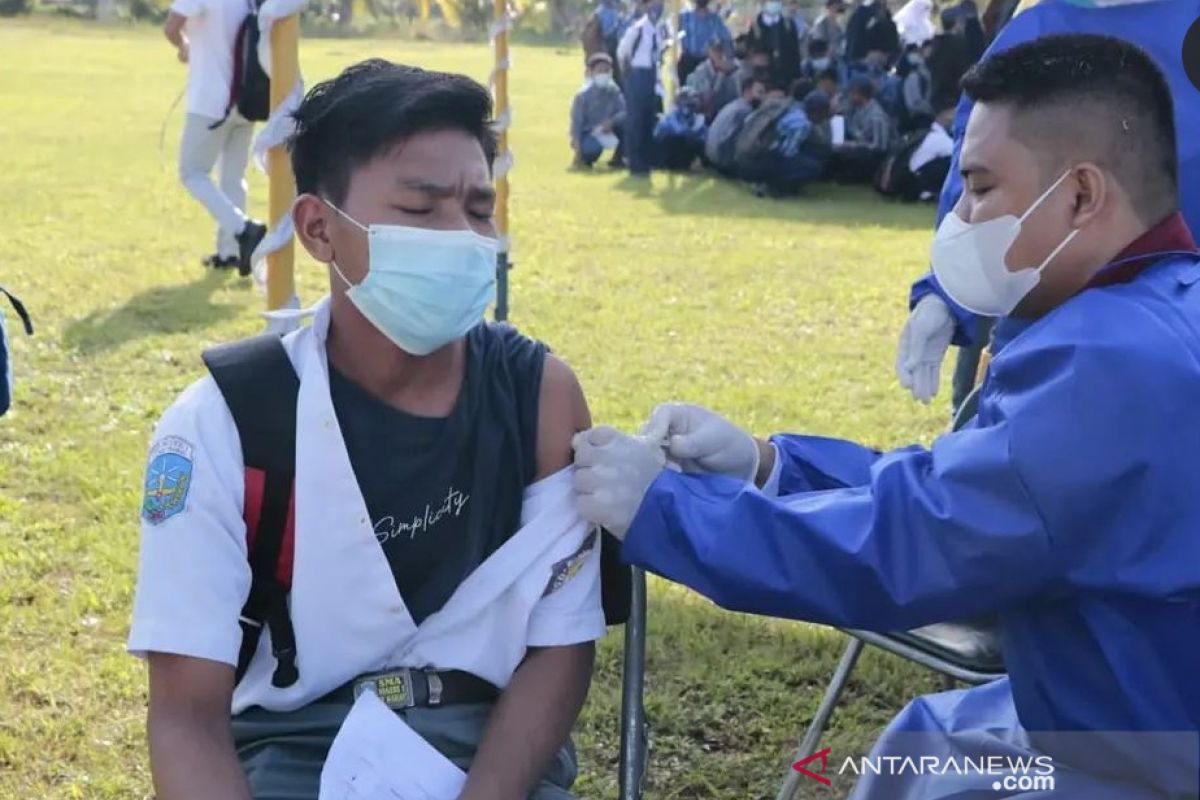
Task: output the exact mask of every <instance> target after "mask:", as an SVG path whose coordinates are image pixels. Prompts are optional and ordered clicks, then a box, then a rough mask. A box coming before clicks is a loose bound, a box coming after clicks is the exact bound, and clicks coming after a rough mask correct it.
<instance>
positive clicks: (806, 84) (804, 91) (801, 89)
mask: <svg viewBox="0 0 1200 800" xmlns="http://www.w3.org/2000/svg"><path fill="white" fill-rule="evenodd" d="M815 88H817V87H816V84H814V83H813V82H812V81H810V80H809V79H808V78H797V79H796V80H794V81H792V85H791V86H790V87H788V94H790V95H791V96H792V99H793V100H796V101H797V102H800V101H803V100H804V98H806V97H808V93H809V92H811V91H812V90H813V89H815Z"/></svg>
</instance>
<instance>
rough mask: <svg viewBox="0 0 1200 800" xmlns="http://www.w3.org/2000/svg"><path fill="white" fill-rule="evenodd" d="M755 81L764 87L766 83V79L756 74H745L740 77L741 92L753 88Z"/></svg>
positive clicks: (743, 92)
mask: <svg viewBox="0 0 1200 800" xmlns="http://www.w3.org/2000/svg"><path fill="white" fill-rule="evenodd" d="M756 83H761V84H762V85H763V86H764V87H765V86H766V85H767V81H766V79H765V78H762V77H760V76H758V75H747V76H746V77H744V78H742V94H745V93H746V92H748V91H750V90H751V89H753V88H754V84H756Z"/></svg>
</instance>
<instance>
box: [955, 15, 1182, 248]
mask: <svg viewBox="0 0 1200 800" xmlns="http://www.w3.org/2000/svg"><path fill="white" fill-rule="evenodd" d="M962 87H963V91H964V92H966V94H967V96H968V97H970V98H971V99H972V100H974V101H976V102H982V103H996V104H1001V105H1003V104H1008V105H1010V106H1011V107H1012V108H1013V110H1014V112H1015V113H1016V114H1017V115H1019V116H1020V121H1019V123H1018V124H1017V125H1016V126H1015V134H1014V135H1016V136H1017V137H1018V138H1020V139H1021V140H1022V141H1024V142H1025V143H1026V144H1027V145H1029V146H1030V148H1031V149H1032V150H1034V151H1035V152H1038V153H1039V154H1043V155H1044V156H1045V157H1046V158H1047V159H1049V160H1052V161H1054V163H1053V164H1048V168H1049V169H1051V170H1057V169H1059V167H1060V166H1061V165H1062V162H1063V161H1066V160H1067V159H1071V160H1074V161H1075V162H1076V163H1078V162H1080V161H1085V160H1087V161H1094V162H1096V163H1097V164H1098V165H1100V166H1101V167H1102V168H1104V169H1105V170H1107V171H1109V172H1111V173H1112V174H1113V176H1114V177H1115V178H1116V179H1117V181H1118V182H1119V183H1120V184H1121V186H1122V187H1123V188H1124V189H1125V191H1126V192H1128V194H1129V197H1130V201H1131V202H1132V203H1133V206H1134V208H1135V209H1136V210H1137V212H1138V215H1139V216H1140V217H1141V218H1142V221H1143V222H1145V223H1147V224H1154V223H1156V222H1159V221H1160V220H1162V219H1163V218H1164V217H1166V216H1168V215H1169V214H1171V213H1173V212H1174V211H1176V210H1177V209H1178V207H1179V186H1178V184H1179V156H1178V153H1177V150H1176V144H1175V110H1174V106H1173V104H1172V100H1171V88H1170V86H1169V85H1168V84H1167V81H1166V79H1165V78H1164V77H1163V74H1162V71H1161V70H1159V68H1158V66H1157V65H1156V64H1155V63H1154V61H1153V60H1152V59H1151V58H1150V56H1148V55H1147V54H1146V53H1145V52H1144V51H1143V50H1141V49H1140V48H1138V47H1136V46H1134V45H1132V44H1129V43H1128V42H1124V41H1122V40H1120V39H1115V38H1113V37H1110V36H1096V35H1092V34H1070V35H1064V36H1047V37H1044V38H1041V39H1036V40H1034V41H1032V42H1028V43H1026V44H1022V45H1018V46H1016V47H1014V48H1012V49H1011V50H1006V51H1004V52H1002V53H997V54H996V55H994V56H991V57H989V58H987V59H985V60H984V61H982V62H980V63H979V64H977V65H976V66H975V67H973V68H972V69H971V70H970V71H969V72H968V73H967V74H966V76H965V77H964V78H963V81H962Z"/></svg>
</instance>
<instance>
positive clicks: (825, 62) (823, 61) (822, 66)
mask: <svg viewBox="0 0 1200 800" xmlns="http://www.w3.org/2000/svg"><path fill="white" fill-rule="evenodd" d="M812 65H813V69H815V70H817V71H818V72H824V71H825V70H827V69H829V56H821V57H820V58H814V59H813V60H812Z"/></svg>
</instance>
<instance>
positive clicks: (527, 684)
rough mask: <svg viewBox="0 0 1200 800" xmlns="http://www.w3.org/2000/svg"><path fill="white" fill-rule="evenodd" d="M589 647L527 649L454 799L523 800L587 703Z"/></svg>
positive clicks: (591, 657) (591, 656)
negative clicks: (465, 782) (461, 790)
mask: <svg viewBox="0 0 1200 800" xmlns="http://www.w3.org/2000/svg"><path fill="white" fill-rule="evenodd" d="M595 656H596V648H595V645H594V644H592V643H591V642H588V643H587V644H581V645H572V646H570V647H551V648H545V649H539V650H533V651H531V652H530V654H529V655H528V656H527V657H526V658H525V661H524V662H523V663H522V664H521V666H520V668H518V669H517V672H516V674H515V675H513V679H512V682H511V683H510V684H509V685H508V688H507V689H505V690H504V694H503V695H502V696H501V698H500V701H499V702H498V703H497V704H496V708H495V709H494V710H493V711H492V716H491V719H489V720H488V726H487V730H486V731H485V732H484V736H483V743H482V744H481V745H480V747H479V751H478V752H477V753H476V754H475V760H474V762H473V763H472V764H471V773H470V775H469V776H468V778H467V786H466V789H464V790H463V794H462V796H461V797H460V800H523V798H525V797H527V796H528V794H529V790H530V788H532V787H533V785H534V784H535V783H536V782H537V780H538V778H540V777H541V776H542V774H543V773H544V772H545V770H546V766H547V764H549V763H550V759H551V758H552V757H553V756H554V754H555V753H556V752H557V751H558V748H560V747H562V745H563V743H564V742H565V741H566V739H567V736H568V735H569V734H570V732H571V726H572V725H574V724H575V719H576V717H578V716H579V710H580V709H581V708H583V701H584V700H585V699H586V698H587V690H588V684H589V683H590V681H591V677H592V664H593V662H594V661H595Z"/></svg>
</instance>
